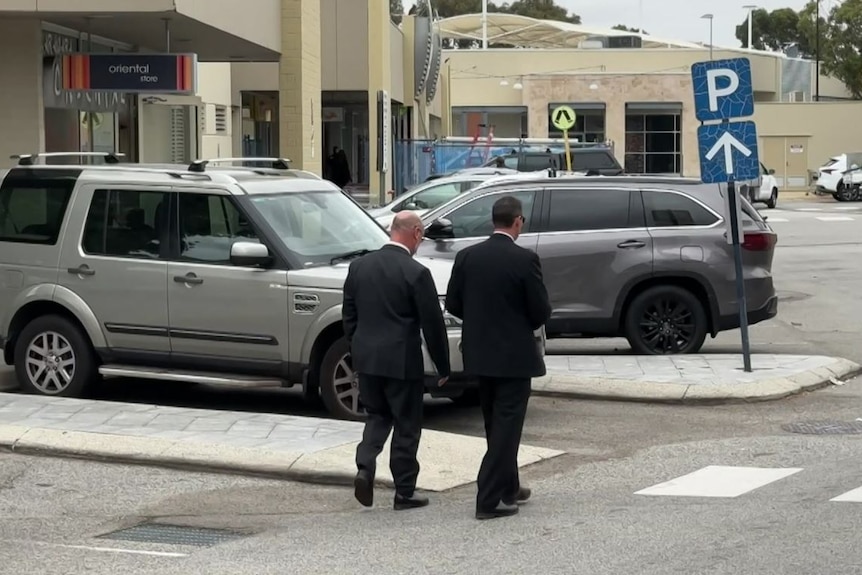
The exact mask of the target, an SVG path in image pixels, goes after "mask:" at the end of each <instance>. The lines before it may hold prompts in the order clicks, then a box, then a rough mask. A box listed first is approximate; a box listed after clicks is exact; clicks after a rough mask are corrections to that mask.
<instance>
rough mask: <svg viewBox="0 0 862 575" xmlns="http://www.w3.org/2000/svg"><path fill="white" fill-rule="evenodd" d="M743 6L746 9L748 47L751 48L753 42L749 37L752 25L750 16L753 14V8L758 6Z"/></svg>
mask: <svg viewBox="0 0 862 575" xmlns="http://www.w3.org/2000/svg"><path fill="white" fill-rule="evenodd" d="M743 8H745V9H746V10H748V49H749V50H751V48H752V46H753V45H754V44H753V42H754V41H753V40H752V38H751V36H752V34H753V32H752V28H753V26H752V23H751V22H752V16H754V10H756V9H757V8H758V7H757V6H755V5H754V4H746V5H745V6H743Z"/></svg>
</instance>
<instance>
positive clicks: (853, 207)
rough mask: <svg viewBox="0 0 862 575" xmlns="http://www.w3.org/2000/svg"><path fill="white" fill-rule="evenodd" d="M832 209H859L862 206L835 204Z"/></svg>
mask: <svg viewBox="0 0 862 575" xmlns="http://www.w3.org/2000/svg"><path fill="white" fill-rule="evenodd" d="M832 209H833V210H858V209H862V206H835V207H834V208H832Z"/></svg>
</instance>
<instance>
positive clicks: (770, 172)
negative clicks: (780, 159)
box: [768, 168, 775, 176]
mask: <svg viewBox="0 0 862 575" xmlns="http://www.w3.org/2000/svg"><path fill="white" fill-rule="evenodd" d="M768 173H769V175H770V176H774V175H775V169H773V168H770V170H769V172H768Z"/></svg>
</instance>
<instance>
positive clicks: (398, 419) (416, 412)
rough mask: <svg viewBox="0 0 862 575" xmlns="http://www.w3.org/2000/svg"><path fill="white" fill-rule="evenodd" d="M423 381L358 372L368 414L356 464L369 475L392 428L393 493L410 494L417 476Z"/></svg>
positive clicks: (414, 487) (360, 388)
mask: <svg viewBox="0 0 862 575" xmlns="http://www.w3.org/2000/svg"><path fill="white" fill-rule="evenodd" d="M424 396H425V385H424V383H423V382H422V381H420V380H417V381H404V380H400V379H390V378H386V377H377V376H372V375H362V374H360V375H359V402H360V404H361V405H362V407H364V408H365V412H366V414H367V417H366V420H365V430H364V431H363V433H362V441H360V442H359V445H358V446H357V448H356V467H358V468H359V470H365V471H368V472H369V473H370V474H371V476H372V477H374V474H375V472H376V470H377V456H378V455H380V452H381V451H383V445H384V444H385V443H386V439H387V438H388V437H389V432H390V431H392V432H393V434H392V445H391V452H390V455H389V469H390V470H391V471H392V478H393V480H394V483H395V492H396V493H398V494H399V495H403V496H405V497H412V496H413V491H414V489H416V478H417V477H418V476H419V462H418V461H417V460H416V452H417V451H418V450H419V438H420V436H421V435H422V402H423V398H424Z"/></svg>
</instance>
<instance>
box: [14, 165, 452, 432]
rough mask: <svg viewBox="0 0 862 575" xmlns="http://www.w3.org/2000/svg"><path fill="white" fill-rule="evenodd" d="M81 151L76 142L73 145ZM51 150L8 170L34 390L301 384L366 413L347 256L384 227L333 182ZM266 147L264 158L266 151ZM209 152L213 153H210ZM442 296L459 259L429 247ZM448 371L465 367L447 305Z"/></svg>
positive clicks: (17, 339)
mask: <svg viewBox="0 0 862 575" xmlns="http://www.w3.org/2000/svg"><path fill="white" fill-rule="evenodd" d="M70 155H71V154H70ZM106 158H107V159H111V158H113V159H112V160H111V161H112V163H113V164H114V165H100V166H68V165H66V166H49V165H42V164H38V165H37V163H36V160H37V159H38V158H35V157H32V156H23V157H21V158H20V160H19V166H18V167H15V168H13V169H11V170H8V171H5V172H3V171H0V179H2V184H0V348H3V358H4V359H5V361H6V363H7V364H10V365H14V367H15V371H16V373H17V377H18V380H19V382H20V384H21V386H22V387H23V389H24V390H25V391H27V392H31V393H39V394H46V395H55V396H73V397H74V396H82V395H85V394H86V393H87V392H88V390H89V389H88V388H89V387H90V386H91V385H92V384H93V383H94V382H95V381H97V380H98V378H99V377H100V376H104V377H134V378H144V379H154V380H166V381H188V382H193V383H204V384H223V385H237V386H254V387H263V386H287V387H290V386H294V385H299V386H302V388H303V391H304V394H305V396H306V397H307V398H317V397H320V398H322V400H323V402H324V404H325V405H326V407H327V408H328V410H329V411H330V412H331V413H332V414H333V415H335V416H337V417H341V418H351V419H356V418H359V417H361V409H360V406H359V403H358V397H359V394H358V388H357V385H356V378H355V374H354V373H353V370H352V368H351V363H350V353H349V350H348V346H347V343H346V340H345V339H344V337H343V333H342V323H341V305H342V286H343V284H344V279H345V277H346V275H347V268H348V266H349V262H350V260H351V259H353V258H355V257H358V256H361V255H362V254H364V253H366V252H368V251H369V250H375V249H378V248H379V247H381V246H382V245H383V244H384V243H385V242H386V241H387V240H388V237H387V235H386V233H385V232H384V230H383V228H381V227H380V226H379V225H378V224H377V223H376V222H375V221H374V219H373V218H371V217H370V216H369V215H368V214H367V213H366V212H365V210H363V209H362V208H361V207H360V206H359V205H358V204H357V203H356V202H354V201H353V200H352V199H351V198H350V197H349V196H348V195H347V194H345V193H343V192H342V191H341V190H339V189H338V188H337V187H336V186H335V185H333V184H332V183H330V182H327V181H325V180H322V179H320V178H317V177H315V176H313V175H312V174H309V173H308V172H301V171H296V170H289V169H284V168H285V167H286V164H284V163H283V162H282V163H279V162H273V166H281V167H282V168H281V169H276V168H274V167H269V168H266V167H264V168H248V167H228V166H223V167H216V166H215V165H209V166H208V165H207V164H208V163H207V162H206V161H198V162H195V163H193V164H192V165H191V166H188V167H187V166H146V165H132V164H118V163H116V158H115V157H114V156H110V155H109V156H107V157H106ZM256 161H257V160H256ZM212 164H215V162H212ZM419 259H420V261H421V262H422V263H423V264H424V265H425V266H427V267H428V268H429V269H430V270H431V272H432V275H433V276H434V280H435V282H436V284H437V286H438V289H439V295H440V297H441V298H443V297H444V294H445V290H446V286H447V283H448V280H449V274H450V270H451V265H452V264H451V262H448V261H445V260H441V259H429V258H419ZM447 327H448V328H449V331H448V335H449V344H450V345H449V347H450V355H451V362H452V371H453V378H452V385H451V386H450V385H447V386H446V387H444V388H438V387H437V386H436V377H433V374H434V373H435V370H434V366H433V363H432V362H431V360H430V357H428V355H427V351H426V354H425V361H426V371H427V373H428V375H429V377H428V389H429V391H431V392H433V393H434V394H435V395H440V394H446V395H450V396H451V395H457V394H459V393H462V391H463V389H464V387H463V386H461V385H459V381H463V380H462V378H460V375H461V372H462V363H461V354H460V352H459V347H458V346H459V345H460V340H461V331H460V328H459V324H458V323H457V320H455V319H454V318H452V317H447Z"/></svg>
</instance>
